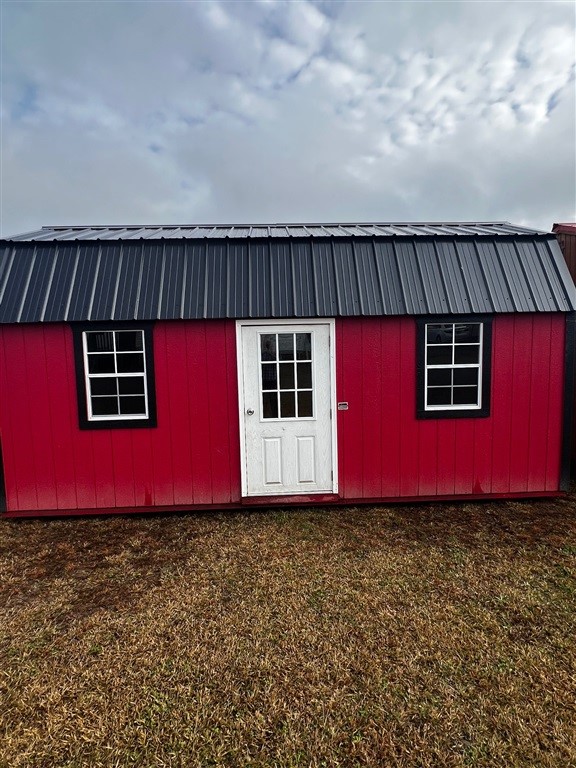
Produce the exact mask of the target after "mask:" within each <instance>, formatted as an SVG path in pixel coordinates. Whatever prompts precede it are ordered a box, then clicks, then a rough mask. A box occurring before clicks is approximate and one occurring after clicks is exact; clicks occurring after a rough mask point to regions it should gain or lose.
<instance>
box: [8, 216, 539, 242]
mask: <svg viewBox="0 0 576 768" xmlns="http://www.w3.org/2000/svg"><path fill="white" fill-rule="evenodd" d="M534 233H535V230H533V229H527V228H526V227H516V226H514V225H512V224H509V223H508V222H506V221H487V222H482V221H481V222H478V221H470V222H466V221H460V222H403V223H398V222H386V223H380V224H374V223H369V224H358V223H355V224H217V225H214V224H198V225H190V224H183V225H176V224H174V225H171V226H167V225H157V226H156V225H151V224H147V225H145V226H142V225H141V224H130V225H128V224H123V225H119V224H118V225H113V226H97V227H95V226H94V227H92V226H69V227H67V226H57V227H42V229H38V230H36V231H34V232H26V233H24V234H22V235H14V236H13V237H9V238H5V239H6V240H8V241H10V242H19V241H22V240H25V241H28V242H29V241H36V240H41V241H45V240H162V239H183V240H187V239H197V238H200V239H204V238H217V239H218V238H244V239H245V238H250V239H251V238H262V237H265V238H278V237H281V238H284V237H289V238H299V237H330V238H334V237H398V236H399V237H414V236H427V237H429V236H431V235H432V236H433V235H443V236H445V235H448V236H450V237H459V236H468V237H469V236H470V235H491V236H501V235H525V234H534Z"/></svg>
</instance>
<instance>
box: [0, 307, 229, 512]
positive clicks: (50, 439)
mask: <svg viewBox="0 0 576 768" xmlns="http://www.w3.org/2000/svg"><path fill="white" fill-rule="evenodd" d="M0 335H1V340H2V347H3V354H2V355H1V356H0V357H1V360H2V363H1V366H0V375H1V380H0V390H1V394H2V397H1V398H0V401H1V410H0V425H1V437H2V445H3V451H4V468H5V476H6V477H5V483H6V490H7V507H8V510H9V511H10V510H43V509H48V510H55V509H94V508H98V509H108V508H113V507H120V508H122V507H127V508H128V507H134V506H136V507H138V506H146V507H150V506H154V505H156V506H162V505H166V506H169V505H174V504H176V505H188V504H189V505H194V504H218V503H220V504H222V503H228V504H229V503H235V502H238V501H239V500H240V462H239V435H238V415H237V414H238V410H237V399H238V398H237V380H236V351H235V324H234V322H233V321H210V322H201V321H199V322H172V323H169V322H165V323H157V324H156V326H155V329H154V360H155V379H156V400H157V410H158V426H157V428H155V429H134V430H130V429H126V430H124V429H112V430H105V429H104V430H102V429H98V430H80V429H79V427H78V414H77V406H76V382H75V371H74V353H73V347H72V332H71V330H70V328H69V327H68V326H65V325H60V324H59V325H42V326H41V325H34V326H31V325H30V326H26V325H22V326H4V327H3V328H2V329H1V330H0Z"/></svg>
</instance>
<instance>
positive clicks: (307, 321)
mask: <svg viewBox="0 0 576 768" xmlns="http://www.w3.org/2000/svg"><path fill="white" fill-rule="evenodd" d="M249 325H257V326H263V327H265V326H268V325H269V326H272V325H290V326H298V325H327V326H328V329H329V334H330V350H329V352H330V354H329V357H330V390H331V392H330V414H331V418H330V426H331V437H332V491H331V493H338V443H337V437H338V431H337V429H336V416H337V409H336V321H335V319H334V318H313V319H311V318H306V317H297V318H287V319H282V320H279V319H270V318H263V319H252V320H236V374H237V381H238V422H239V429H240V476H241V480H242V483H241V487H242V496H243V497H247V498H254V497H252V496H248V478H247V461H246V459H247V457H246V433H245V431H244V411H245V408H246V406H245V402H244V380H243V357H242V356H243V345H242V328H243V327H244V326H249ZM318 493H319V494H320V495H322V494H326V493H327V491H319V492H318ZM328 493H330V491H328ZM287 495H289V496H294V495H298V494H294V493H289V494H287ZM302 495H305V496H308V495H311V493H310V492H309V493H306V494H302Z"/></svg>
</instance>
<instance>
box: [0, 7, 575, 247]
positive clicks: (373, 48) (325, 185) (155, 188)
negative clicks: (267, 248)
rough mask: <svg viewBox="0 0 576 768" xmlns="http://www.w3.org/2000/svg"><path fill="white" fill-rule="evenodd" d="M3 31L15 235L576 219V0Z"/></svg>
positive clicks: (167, 11) (234, 12)
mask: <svg viewBox="0 0 576 768" xmlns="http://www.w3.org/2000/svg"><path fill="white" fill-rule="evenodd" d="M3 13H4V25H3V34H4V40H3V61H2V68H3V73H4V88H3V103H2V129H3V147H2V148H3V166H2V179H1V186H2V206H1V211H0V212H1V219H2V221H1V223H2V232H3V234H12V233H15V232H19V231H24V230H26V229H34V228H36V227H37V226H39V225H41V224H47V223H81V224H88V223H125V222H128V223H146V222H148V223H194V222H230V223H233V222H241V221H254V222H256V221H287V220H292V221H314V220H315V221H318V220H325V221H335V220H381V221H382V220H401V219H404V220H419V219H421V220H426V219H450V220H458V219H509V220H512V221H514V222H516V223H524V224H528V225H532V226H536V227H538V228H542V229H548V228H550V227H551V225H552V222H553V221H557V220H561V219H563V220H570V219H574V217H575V216H576V178H575V176H576V171H575V168H576V158H575V146H576V137H575V109H576V107H575V99H574V95H575V88H574V47H575V31H574V30H575V23H574V7H573V5H572V3H533V2H531V3H524V2H517V3H469V2H461V3H453V2H451V3H445V2H430V3H411V2H405V3H363V2H350V3H314V4H313V3H310V2H305V1H303V2H275V1H274V0H268V1H264V2H246V3H244V2H237V3H221V4H219V3H216V2H212V3H193V2H177V3H169V4H167V3H140V4H138V3H122V2H118V3H98V2H93V3H92V2H89V3H79V4H70V3H61V2H57V1H56V2H51V3H22V4H17V3H6V4H5V9H4V11H3Z"/></svg>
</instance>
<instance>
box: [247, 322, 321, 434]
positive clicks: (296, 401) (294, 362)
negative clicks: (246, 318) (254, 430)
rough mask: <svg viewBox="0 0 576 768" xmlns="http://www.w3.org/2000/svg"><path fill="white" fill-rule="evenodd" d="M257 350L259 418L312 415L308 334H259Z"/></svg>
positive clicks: (291, 417)
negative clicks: (258, 364)
mask: <svg viewBox="0 0 576 768" xmlns="http://www.w3.org/2000/svg"><path fill="white" fill-rule="evenodd" d="M259 350H260V396H261V403H262V418H264V419H297V418H303V419H309V418H313V416H314V413H313V382H312V334H311V333H263V334H260V343H259ZM300 361H304V362H300Z"/></svg>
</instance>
